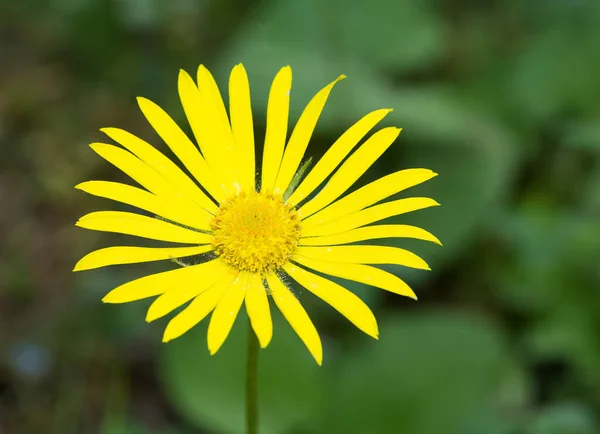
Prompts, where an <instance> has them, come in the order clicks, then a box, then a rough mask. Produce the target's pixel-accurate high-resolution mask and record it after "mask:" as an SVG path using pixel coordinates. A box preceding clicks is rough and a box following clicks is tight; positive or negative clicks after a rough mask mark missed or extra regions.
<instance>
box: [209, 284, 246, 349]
mask: <svg viewBox="0 0 600 434" xmlns="http://www.w3.org/2000/svg"><path fill="white" fill-rule="evenodd" d="M247 286H248V274H247V273H240V274H239V275H238V277H237V279H236V280H234V281H233V283H232V284H231V285H230V286H229V288H227V289H226V290H225V294H224V295H223V298H222V299H221V301H219V304H217V307H216V308H215V310H214V311H213V313H212V317H211V318H210V324H209V325H208V351H209V352H210V354H211V355H213V354H215V353H216V352H217V351H219V348H221V345H223V342H225V339H227V336H228V335H229V332H230V331H231V328H232V327H233V323H234V322H235V318H236V317H237V314H238V312H239V311H240V308H241V307H242V303H244V297H245V296H246V290H247Z"/></svg>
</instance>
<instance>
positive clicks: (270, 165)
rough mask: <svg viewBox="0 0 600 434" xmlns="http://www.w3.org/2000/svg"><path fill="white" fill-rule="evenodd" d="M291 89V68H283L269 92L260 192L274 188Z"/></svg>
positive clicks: (286, 124)
mask: <svg viewBox="0 0 600 434" xmlns="http://www.w3.org/2000/svg"><path fill="white" fill-rule="evenodd" d="M291 89H292V68H290V67H289V66H285V67H283V68H281V69H280V70H279V72H278V73H277V75H276V76H275V79H274V80H273V84H272V85H271V91H270V92H269V103H268V105H267V131H266V134H265V146H264V151H263V163H262V181H261V191H271V190H273V187H274V186H275V179H276V178H277V173H278V172H279V166H280V165H281V158H282V156H283V147H284V146H285V140H286V138H287V128H288V116H289V111H290V91H291Z"/></svg>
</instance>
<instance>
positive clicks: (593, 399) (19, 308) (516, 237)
mask: <svg viewBox="0 0 600 434" xmlns="http://www.w3.org/2000/svg"><path fill="white" fill-rule="evenodd" d="M598 41H600V3H599V2H598V1H596V0H572V1H558V0H543V1H542V0H531V1H522V0H484V1H473V0H396V1H392V0H379V1H378V2H369V1H367V0H356V1H354V2H345V1H342V0H306V1H294V0H263V1H251V0H221V1H209V0H203V1H196V0H170V1H168V2H165V1H161V0H53V1H44V0H24V1H21V2H9V1H3V2H0V62H1V63H0V65H1V68H0V151H1V155H2V157H0V203H1V204H3V205H4V206H2V207H0V433H9V434H29V433H32V432H43V433H49V434H54V433H56V434H70V433H85V434H88V433H101V434H142V433H156V434H186V433H191V432H210V433H213V432H215V433H221V432H222V433H235V432H240V429H241V426H242V420H243V412H242V409H243V395H242V388H243V369H244V363H243V359H244V351H245V335H246V327H247V325H246V321H245V320H244V319H243V315H242V316H241V317H240V319H239V320H238V321H237V324H236V325H235V328H234V331H233V333H232V336H231V337H230V338H229V340H228V341H227V342H226V343H225V345H224V347H223V349H222V350H221V351H220V352H219V353H218V355H216V356H215V357H210V356H208V352H207V350H206V345H205V333H206V324H204V325H200V326H198V327H196V329H194V330H193V331H192V332H190V333H189V334H188V335H186V336H184V337H182V338H180V339H178V340H176V341H174V342H172V343H169V344H167V345H163V344H161V343H160V335H161V330H162V327H164V325H165V322H160V321H159V324H156V325H155V324H152V325H148V324H146V323H145V322H144V311H145V309H146V308H147V307H148V303H147V302H140V303H135V304H131V305H127V306H116V307H115V306H102V305H101V303H100V299H101V297H102V295H103V294H105V293H106V292H107V291H108V290H110V289H111V288H112V287H114V286H116V285H118V284H120V283H122V282H125V281H127V280H130V279H133V278H136V277H138V276H141V275H143V274H145V273H148V272H155V271H158V270H161V269H165V268H168V267H170V266H172V264H146V265H140V266H132V267H122V268H121V267H116V268H108V269H102V270H96V271H90V272H86V273H85V274H82V275H72V273H71V272H70V270H71V269H72V265H73V264H74V262H75V261H76V260H77V259H78V258H79V257H80V256H81V255H83V254H85V253H86V252H88V251H90V250H92V249H94V248H96V247H98V246H104V245H110V244H112V243H113V242H114V241H115V240H116V239H118V238H115V237H110V236H107V235H105V234H98V233H91V232H84V231H80V230H77V229H76V228H73V222H74V221H75V220H76V218H77V217H78V216H80V215H82V214H83V213H85V212H88V211H90V210H94V209H103V208H105V207H106V206H108V204H107V203H104V202H102V201H101V200H100V199H94V198H89V197H86V196H84V195H83V194H79V193H80V192H77V191H75V190H73V188H72V187H73V186H74V185H75V184H77V183H79V182H81V181H83V180H86V179H119V177H121V179H123V176H122V174H119V173H117V171H116V170H113V169H112V168H111V167H110V166H109V165H107V164H106V163H105V162H103V161H102V160H101V159H99V158H96V156H95V155H93V153H92V152H90V151H89V149H88V148H87V146H86V144H87V143H90V142H92V141H96V140H105V139H104V138H101V137H102V136H101V134H100V133H99V132H98V129H99V128H100V127H104V126H109V125H110V126H118V127H123V128H126V129H128V130H130V131H132V132H135V133H137V134H140V135H142V136H144V137H145V138H147V139H148V140H149V141H151V142H152V143H154V144H156V145H157V146H159V147H162V149H163V150H164V146H163V144H161V143H160V141H159V140H158V138H157V136H156V134H155V133H153V132H152V131H151V129H150V128H149V126H148V125H147V124H146V122H145V121H144V119H143V117H142V116H141V115H140V113H139V110H138V109H137V107H136V104H135V99H134V97H135V96H136V95H144V96H147V97H149V98H152V99H153V100H155V101H156V102H158V103H159V104H161V105H163V106H164V107H166V108H167V109H168V111H169V112H170V113H172V114H173V116H174V117H175V118H176V119H178V120H179V121H181V122H182V125H183V121H184V118H183V112H182V110H181V108H180V104H179V102H178V100H177V92H176V76H177V71H178V69H179V68H184V69H187V70H188V71H192V70H193V69H195V68H196V67H197V65H198V64H199V63H204V64H206V65H207V66H208V67H209V68H211V69H212V70H213V71H214V72H215V74H216V75H217V78H218V81H219V83H220V84H221V86H223V87H224V86H225V84H226V77H227V74H228V73H229V70H230V69H231V67H232V66H233V65H234V64H236V63H239V62H243V63H244V65H245V66H246V69H247V70H248V73H249V75H250V79H251V87H252V98H253V108H254V116H255V124H256V131H257V133H256V135H257V140H262V137H263V136H264V123H265V119H264V113H265V106H266V101H267V94H268V88H269V83H270V80H271V79H272V77H273V76H274V74H275V73H276V72H277V70H278V69H279V68H280V67H281V66H283V65H286V64H290V65H291V66H292V68H293V71H294V86H293V90H292V111H291V113H292V115H291V117H292V120H295V119H296V118H297V117H298V116H299V114H300V111H301V110H302V108H303V106H304V105H305V104H306V103H307V102H308V100H309V99H310V98H311V96H312V95H313V94H314V93H315V92H316V91H317V90H318V89H320V88H321V87H322V86H324V85H325V84H326V83H328V82H330V81H331V80H333V79H335V78H336V77H337V76H338V75H339V74H341V73H344V74H346V75H348V77H349V78H348V79H347V80H345V81H344V82H342V83H340V84H339V85H338V86H336V89H335V90H334V91H333V94H332V95H331V97H330V101H329V102H328V104H327V107H326V108H325V111H324V113H323V116H322V118H321V120H320V121H319V124H318V127H317V131H316V133H315V136H314V137H313V140H312V143H311V146H310V147H309V150H308V154H309V155H307V157H309V156H312V157H313V161H315V159H318V158H319V156H320V155H322V154H323V152H324V151H325V149H326V148H327V147H328V146H329V145H330V144H331V143H333V141H334V140H335V138H336V137H337V136H338V135H339V134H340V133H341V132H342V131H343V130H344V129H345V128H347V127H349V126H350V125H351V124H352V123H353V122H355V121H356V120H357V119H358V118H360V117H361V116H362V115H364V114H365V113H366V112H368V111H370V110H373V109H377V108H381V107H392V108H393V109H394V111H393V113H391V114H390V115H389V116H388V118H387V119H386V120H385V121H384V124H388V125H389V124H394V125H398V126H400V127H402V128H403V132H402V134H401V135H400V138H399V139H398V141H397V143H396V144H395V145H394V146H393V147H392V148H391V149H390V150H389V151H388V152H387V153H386V156H385V157H384V158H382V159H381V161H379V162H378V163H377V164H376V165H375V166H374V167H373V169H372V170H371V171H370V172H369V173H368V174H366V175H365V176H363V177H362V178H361V179H360V181H359V184H360V185H362V184H364V183H366V182H369V181H371V180H373V179H375V178H376V177H379V176H381V175H383V174H387V173H390V172H393V171H396V170H399V169H400V168H404V167H427V168H431V169H433V170H435V171H436V172H438V173H439V174H440V176H439V177H438V178H435V179H434V180H432V181H431V182H429V183H427V184H426V185H423V186H419V187H417V188H415V189H413V190H411V191H410V194H411V195H413V194H414V195H423V196H425V195H427V196H431V197H434V198H436V200H438V201H439V202H440V203H441V204H442V207H440V208H436V209H432V210H426V211H423V212H419V213H416V214H415V215H410V216H403V217H402V218H397V219H396V221H399V222H400V221H401V222H403V223H405V222H409V223H417V224H419V225H420V226H423V227H425V228H426V229H428V230H431V231H432V232H434V233H435V234H436V235H437V236H438V237H439V238H440V239H441V240H442V242H443V243H444V247H443V248H439V247H437V246H428V245H423V243H417V242H410V241H407V240H401V241H393V243H397V244H399V245H402V246H408V247H409V248H411V249H413V250H414V251H416V252H417V253H418V254H420V255H422V256H423V257H424V258H426V259H427V260H428V261H429V262H430V263H431V265H432V268H433V271H432V272H429V273H424V272H413V271H412V270H404V269H401V268H400V267H396V268H394V267H388V269H390V270H391V271H393V272H394V273H397V274H398V275H400V276H402V277H405V278H406V279H407V280H408V281H409V282H410V283H411V284H412V285H413V286H414V287H415V290H416V292H417V294H418V295H419V302H418V303H414V302H412V301H411V300H408V299H403V298H400V297H397V296H391V295H389V294H385V293H383V292H382V291H379V290H375V289H374V288H370V287H368V286H365V285H359V284H352V283H348V282H343V283H344V284H347V285H348V286H349V287H350V288H351V289H352V290H354V291H356V293H357V294H359V295H360V296H361V297H362V298H363V299H364V300H365V301H367V302H368V304H369V305H370V306H371V307H372V308H373V309H374V311H375V313H376V315H377V316H378V319H379V323H380V330H381V333H380V339H381V340H380V341H379V342H374V341H370V340H369V338H367V337H366V336H364V335H361V334H360V332H358V331H357V330H356V329H354V328H353V327H352V326H350V325H348V324H347V323H346V322H345V320H343V319H342V318H340V317H339V315H338V314H336V313H335V312H334V311H333V310H332V309H331V308H329V307H328V306H325V305H324V303H321V302H320V301H318V300H315V299H314V297H311V295H310V294H308V293H305V292H302V291H300V289H298V292H299V295H300V297H301V298H302V301H303V303H304V304H305V305H306V306H307V309H308V310H309V312H310V314H311V316H312V317H313V318H314V321H315V323H316V325H317V328H318V329H319V331H320V333H321V335H322V338H323V342H324V350H325V359H324V366H323V367H321V368H319V367H317V366H316V365H315V364H314V362H313V361H312V359H311V358H310V356H309V354H308V352H307V351H306V350H305V349H304V347H303V346H302V344H301V342H300V341H299V339H298V338H297V337H296V336H295V335H294V333H293V332H292V331H291V329H290V327H289V326H288V325H287V324H286V323H285V321H282V320H281V318H279V317H277V318H276V327H275V336H274V340H273V343H272V344H271V345H270V346H269V348H267V349H266V350H265V351H263V352H261V354H260V361H261V367H260V369H261V371H260V385H261V392H260V393H261V396H260V401H261V402H260V405H261V424H262V425H263V429H264V431H263V432H264V433H282V434H286V433H288V434H300V433H323V432H327V433H332V434H335V433H350V432H351V433H357V434H360V433H375V434H379V433H383V434H386V433H390V434H393V433H398V432H403V433H404V432H406V433H411V434H438V433H444V434H453V433H456V434H476V433H486V434H496V433H497V434H512V433H525V434H592V433H598V432H600V421H599V420H598V416H597V415H598V414H600V393H599V391H600V369H599V367H600V344H599V341H598V333H599V332H600V319H598V318H599V316H598V312H599V310H600V293H599V292H598V291H599V289H600V267H599V260H598V258H599V257H600V104H599V101H600V78H599V77H600V50H598ZM186 128H187V126H186ZM358 186H359V185H357V186H356V187H358ZM392 220H393V219H392ZM123 241H127V240H123ZM390 243H392V242H390ZM161 267H162V268H161ZM199 430H200V431H199Z"/></svg>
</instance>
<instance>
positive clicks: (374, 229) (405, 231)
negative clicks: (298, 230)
mask: <svg viewBox="0 0 600 434" xmlns="http://www.w3.org/2000/svg"><path fill="white" fill-rule="evenodd" d="M378 238H413V239H415V240H423V241H431V242H433V243H436V244H439V245H440V246H441V245H442V243H441V242H440V240H438V239H437V238H436V237H435V236H434V235H433V234H431V233H429V232H427V231H426V230H425V229H421V228H418V227H416V226H409V225H376V226H364V227H362V228H357V229H353V230H351V231H348V232H342V233H341V234H333V235H326V236H322V237H308V238H301V239H300V245H301V246H333V245H336V244H348V243H354V242H356V241H363V240H373V239H378Z"/></svg>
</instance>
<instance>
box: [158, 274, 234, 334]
mask: <svg viewBox="0 0 600 434" xmlns="http://www.w3.org/2000/svg"><path fill="white" fill-rule="evenodd" d="M230 284H231V281H229V280H228V279H221V280H219V281H218V282H217V283H215V284H214V285H213V286H211V287H210V288H209V289H207V290H206V291H204V292H202V293H201V294H199V295H197V296H196V298H194V300H192V302H191V303H190V305H189V306H188V307H186V308H185V309H184V310H182V311H181V312H180V313H179V314H178V315H177V316H175V318H173V319H172V320H171V321H169V324H168V325H167V328H166V329H165V333H164V335H163V342H169V341H170V340H172V339H175V338H178V337H179V336H181V335H183V334H184V333H185V332H187V331H188V330H190V329H191V328H192V327H194V326H195V325H196V324H198V323H199V322H200V321H202V320H203V319H204V318H206V316H207V315H208V314H209V313H210V312H212V310H213V309H214V308H215V306H216V305H217V303H218V302H219V301H220V300H221V297H222V296H223V293H224V292H225V289H226V288H227V287H228V286H229V285H230Z"/></svg>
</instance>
